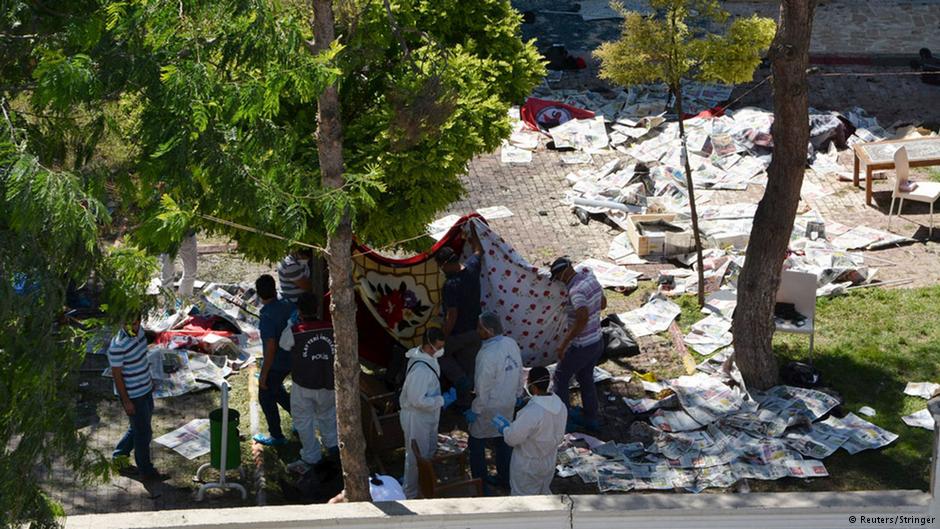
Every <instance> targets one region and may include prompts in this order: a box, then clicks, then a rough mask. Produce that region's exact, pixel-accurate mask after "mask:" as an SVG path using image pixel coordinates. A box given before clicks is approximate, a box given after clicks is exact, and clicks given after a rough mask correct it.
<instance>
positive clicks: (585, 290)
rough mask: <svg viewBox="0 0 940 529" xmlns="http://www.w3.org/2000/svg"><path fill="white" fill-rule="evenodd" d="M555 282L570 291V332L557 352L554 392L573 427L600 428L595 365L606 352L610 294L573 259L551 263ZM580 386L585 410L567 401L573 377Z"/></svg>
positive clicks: (568, 310) (563, 259)
mask: <svg viewBox="0 0 940 529" xmlns="http://www.w3.org/2000/svg"><path fill="white" fill-rule="evenodd" d="M551 274H552V275H551V277H552V280H553V281H559V282H561V283H564V285H565V289H566V290H567V291H568V308H567V315H568V333H567V334H565V337H564V338H563V339H562V340H561V343H560V344H559V345H558V348H557V350H556V352H557V353H558V367H557V368H556V369H555V384H554V388H555V394H556V395H558V398H560V399H561V401H562V402H564V403H565V406H568V407H569V410H568V419H569V422H572V423H574V424H573V425H572V426H577V427H581V428H582V429H587V430H589V431H597V429H598V426H599V418H598V407H597V388H595V387H594V366H595V365H597V362H598V361H599V360H600V358H601V355H602V354H604V340H602V339H601V338H602V336H601V311H602V310H604V309H605V308H607V297H606V296H604V289H603V288H602V287H601V285H600V283H599V282H598V281H597V278H596V277H594V272H592V271H591V270H590V269H588V268H582V269H581V270H575V268H574V266H573V265H572V264H571V260H570V259H568V258H567V257H559V258H558V259H555V262H553V263H552V266H551ZM572 377H574V378H575V379H577V381H578V384H579V385H580V386H581V403H582V405H583V406H584V407H583V410H579V409H572V408H571V407H570V405H569V401H568V384H569V383H570V382H571V378H572Z"/></svg>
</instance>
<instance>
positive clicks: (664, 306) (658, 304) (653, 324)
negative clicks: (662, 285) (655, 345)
mask: <svg viewBox="0 0 940 529" xmlns="http://www.w3.org/2000/svg"><path fill="white" fill-rule="evenodd" d="M681 312H682V309H680V308H679V305H676V304H675V303H673V302H671V301H669V300H667V299H663V298H653V299H651V300H650V301H649V302H648V303H647V304H646V305H643V306H642V307H640V308H638V309H636V310H631V311H630V312H624V313H623V314H620V315H619V316H620V320H621V321H622V322H623V323H624V325H626V327H627V330H629V331H630V333H631V334H632V335H633V336H635V337H637V338H639V337H641V336H649V335H651V334H658V333H661V332H664V331H666V330H667V329H669V325H671V324H672V321H673V320H675V319H676V316H678V315H679V314H680V313H681Z"/></svg>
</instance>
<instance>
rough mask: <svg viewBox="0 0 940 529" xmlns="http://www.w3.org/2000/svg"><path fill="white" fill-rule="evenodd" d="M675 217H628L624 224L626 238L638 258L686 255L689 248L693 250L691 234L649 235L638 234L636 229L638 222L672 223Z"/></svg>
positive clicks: (667, 233) (638, 231)
mask: <svg viewBox="0 0 940 529" xmlns="http://www.w3.org/2000/svg"><path fill="white" fill-rule="evenodd" d="M675 218H676V216H675V215H674V214H672V213H655V214H647V215H628V216H627V222H626V232H627V237H628V238H629V239H630V243H631V244H632V245H633V249H634V250H636V254H637V255H638V256H640V257H643V256H645V255H676V254H682V253H688V252H689V251H691V250H690V248H694V243H693V240H692V234H691V233H690V232H687V231H684V232H680V233H676V232H664V233H662V234H657V235H650V234H642V233H640V229H639V228H638V227H637V223H639V222H656V221H659V220H662V221H666V222H672V221H674V220H675Z"/></svg>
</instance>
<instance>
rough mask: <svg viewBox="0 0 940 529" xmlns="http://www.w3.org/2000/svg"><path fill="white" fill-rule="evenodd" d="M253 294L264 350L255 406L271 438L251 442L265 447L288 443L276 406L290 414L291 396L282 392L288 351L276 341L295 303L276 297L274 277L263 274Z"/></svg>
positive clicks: (261, 437)
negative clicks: (258, 302)
mask: <svg viewBox="0 0 940 529" xmlns="http://www.w3.org/2000/svg"><path fill="white" fill-rule="evenodd" d="M255 291H257V292H258V297H259V298H261V303H262V305H263V306H262V307H261V318H260V319H261V322H260V325H259V331H261V346H262V347H263V350H264V363H263V364H262V366H261V376H260V377H259V380H258V404H260V405H261V411H263V412H264V418H265V420H266V421H267V423H268V432H269V433H270V435H262V434H260V433H259V434H257V435H255V437H254V440H255V441H257V442H259V443H261V444H263V445H266V446H280V445H284V444H287V438H286V437H284V432H283V431H281V415H280V411H278V409H277V407H278V405H280V406H281V407H282V408H284V409H285V410H287V413H290V395H289V394H288V393H287V390H286V389H284V379H285V378H287V375H290V351H285V350H284V349H282V348H281V347H279V346H278V340H279V339H280V338H281V334H282V333H283V332H284V329H285V328H287V326H288V324H289V323H290V319H291V316H292V315H293V313H294V304H293V303H291V302H290V301H287V300H286V299H282V298H279V297H278V296H277V285H276V284H275V282H274V278H273V277H271V276H270V275H268V274H262V275H261V276H260V277H259V278H258V279H257V281H255Z"/></svg>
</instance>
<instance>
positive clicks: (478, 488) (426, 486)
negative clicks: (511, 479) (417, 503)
mask: <svg viewBox="0 0 940 529" xmlns="http://www.w3.org/2000/svg"><path fill="white" fill-rule="evenodd" d="M411 450H412V451H413V452H414V454H415V460H416V461H417V462H418V488H420V489H421V497H423V498H424V499H431V498H461V497H468V496H469V497H475V496H483V481H482V480H480V479H479V478H468V477H467V476H468V475H469V472H468V468H469V465H468V463H467V453H466V452H461V453H459V454H447V455H442V456H435V457H430V458H428V457H424V456H423V455H421V450H420V449H419V448H418V443H417V441H415V440H414V439H412V440H411ZM452 459H456V460H457V462H458V463H459V467H460V476H459V477H458V478H457V479H454V480H448V481H445V482H442V481H441V480H440V479H439V478H438V477H437V472H435V470H434V464H435V463H443V462H446V461H449V460H452Z"/></svg>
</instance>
